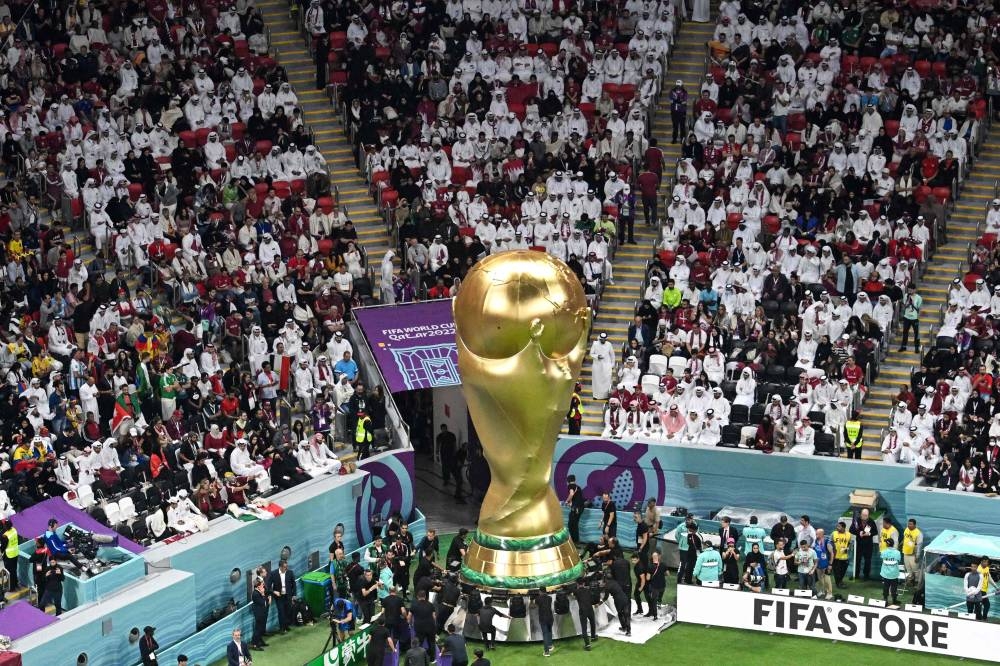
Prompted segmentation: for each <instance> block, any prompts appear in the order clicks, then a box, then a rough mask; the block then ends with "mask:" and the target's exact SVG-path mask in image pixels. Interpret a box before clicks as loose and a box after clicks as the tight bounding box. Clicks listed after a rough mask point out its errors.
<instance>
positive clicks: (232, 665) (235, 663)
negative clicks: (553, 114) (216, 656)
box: [226, 629, 253, 666]
mask: <svg viewBox="0 0 1000 666" xmlns="http://www.w3.org/2000/svg"><path fill="white" fill-rule="evenodd" d="M242 633H243V632H242V631H240V630H239V629H233V640H232V641H230V642H229V645H228V646H226V660H227V666H250V665H251V664H253V657H251V656H250V646H249V645H247V642H246V641H245V640H243V639H242V637H241V634H242Z"/></svg>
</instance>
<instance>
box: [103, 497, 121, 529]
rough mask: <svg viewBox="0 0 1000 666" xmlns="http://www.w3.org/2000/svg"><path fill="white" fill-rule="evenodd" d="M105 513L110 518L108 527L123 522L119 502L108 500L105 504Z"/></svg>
mask: <svg viewBox="0 0 1000 666" xmlns="http://www.w3.org/2000/svg"><path fill="white" fill-rule="evenodd" d="M104 515H105V516H107V518H108V527H114V526H115V525H117V524H118V523H120V522H122V510H121V508H120V507H119V506H118V502H108V503H107V504H105V505H104Z"/></svg>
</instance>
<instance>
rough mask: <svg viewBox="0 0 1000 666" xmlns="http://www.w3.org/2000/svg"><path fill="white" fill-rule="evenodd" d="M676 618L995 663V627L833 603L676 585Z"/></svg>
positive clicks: (999, 629) (999, 635) (999, 633)
mask: <svg viewBox="0 0 1000 666" xmlns="http://www.w3.org/2000/svg"><path fill="white" fill-rule="evenodd" d="M677 620H678V621H679V622H688V623H691V624H702V625H709V626H716V627H730V628H733V629H744V630H752V631H767V632H771V633H777V634H786V635H789V636H804V637H807V638H824V639H827V640H837V641H845V642H849V643H863V644H865V645H881V646H884V647H891V648H897V649H899V650H914V651H917V652H931V653H937V654H947V655H950V656H953V657H965V658H968V659H983V660H985V661H997V651H996V649H997V648H996V646H997V645H1000V625H996V624H991V623H986V622H976V621H975V620H966V619H961V618H957V617H951V616H944V615H931V614H930V613H916V612H909V611H904V610H897V609H889V608H879V607H874V606H862V605H860V604H847V603H840V602H835V601H820V600H817V599H806V598H794V597H785V596H779V595H772V594H755V593H752V592H741V591H736V590H726V589H720V588H709V587H699V586H695V585H679V586H678V587H677Z"/></svg>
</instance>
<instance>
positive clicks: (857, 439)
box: [844, 411, 865, 460]
mask: <svg viewBox="0 0 1000 666" xmlns="http://www.w3.org/2000/svg"><path fill="white" fill-rule="evenodd" d="M864 439H865V437H864V430H863V428H862V426H861V414H859V413H858V412H857V411H855V412H854V413H853V414H851V420H850V421H848V422H847V423H845V424H844V448H846V449H847V457H848V458H854V459H855V460H861V449H862V448H863V447H864V445H865V442H864Z"/></svg>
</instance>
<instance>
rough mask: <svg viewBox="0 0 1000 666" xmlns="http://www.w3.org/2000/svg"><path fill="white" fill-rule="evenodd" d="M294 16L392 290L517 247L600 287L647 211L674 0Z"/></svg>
mask: <svg viewBox="0 0 1000 666" xmlns="http://www.w3.org/2000/svg"><path fill="white" fill-rule="evenodd" d="M402 7H403V5H399V8H402ZM304 22H305V26H306V29H307V30H309V31H310V32H311V33H312V34H313V36H314V38H315V41H316V44H317V59H318V60H320V61H322V60H323V59H324V58H327V59H328V60H329V62H330V81H331V82H332V83H334V85H335V86H336V88H337V100H338V101H339V103H340V104H341V105H342V108H343V112H344V120H345V126H346V127H347V128H348V130H349V132H350V135H351V137H352V139H353V142H354V145H355V151H356V155H357V159H358V165H359V167H360V168H361V169H362V170H363V171H364V172H365V173H366V174H367V176H368V179H369V181H370V182H371V184H372V191H373V193H374V194H376V195H377V198H378V200H379V202H380V204H381V205H382V206H383V207H384V208H386V209H387V211H388V215H389V219H390V220H391V224H392V225H393V226H394V229H395V233H396V236H397V237H398V242H399V247H398V248H397V249H396V250H395V251H394V252H393V255H395V254H399V255H400V261H401V264H402V265H401V267H400V268H401V270H396V269H397V266H396V265H395V264H393V263H391V262H392V259H393V255H387V257H386V260H385V261H384V262H383V271H382V275H381V279H382V285H383V289H382V295H383V300H384V301H385V302H402V301H408V300H412V299H414V298H421V297H430V298H434V297H448V296H449V295H451V294H453V293H454V291H455V290H456V289H457V288H458V285H459V284H460V281H461V278H462V276H463V275H464V274H465V273H466V271H467V270H468V268H469V267H470V266H471V265H472V264H473V263H475V261H476V260H477V259H478V258H479V257H482V256H485V255H488V254H491V253H496V252H500V251H502V250H507V249H527V248H540V249H543V250H545V251H548V252H550V253H551V254H553V255H554V256H556V257H558V258H560V259H562V260H564V261H566V262H567V263H568V264H569V266H570V267H571V268H572V269H573V270H574V271H575V272H576V273H577V275H579V276H580V279H581V282H582V284H583V285H584V287H585V289H586V291H587V293H588V294H589V295H591V296H592V297H593V298H594V299H595V300H596V298H597V296H598V295H599V294H600V292H601V289H602V288H603V286H604V285H605V284H607V283H608V282H610V281H611V280H613V277H614V276H613V271H612V268H611V259H612V256H613V254H614V250H615V247H616V246H617V245H618V244H621V243H628V242H635V238H634V223H635V217H636V208H637V205H638V203H639V202H640V200H642V201H644V202H646V203H647V205H650V206H652V207H654V208H653V210H654V211H655V205H656V188H657V186H658V184H659V183H660V181H661V179H662V177H663V175H664V174H663V171H664V162H663V154H662V152H661V151H660V150H659V148H657V147H656V141H655V139H651V138H648V126H649V122H650V116H651V113H652V112H653V109H654V107H655V104H656V100H657V99H658V96H659V94H660V89H661V78H662V74H663V72H664V71H665V70H666V69H667V59H668V54H669V53H670V50H671V46H672V44H673V40H674V35H675V32H676V29H677V17H676V6H675V4H674V3H669V2H651V1H647V2H640V1H638V0H629V2H626V3H624V6H619V4H616V3H583V4H580V5H575V4H574V3H565V2H555V3H553V2H549V1H537V2H536V1H535V0H527V1H526V2H523V3H507V4H504V3H489V2H486V3H479V2H462V1H460V0H454V1H451V2H441V3H423V2H417V3H416V4H415V6H414V7H412V8H410V10H409V11H401V12H396V11H392V12H390V13H388V14H387V13H381V14H378V15H376V14H375V12H374V10H372V11H371V12H368V13H365V12H360V13H358V14H355V15H353V16H352V15H350V12H346V11H344V9H343V7H334V6H332V3H329V2H326V3H321V2H313V3H312V4H311V6H310V8H309V9H308V10H306V12H305V15H304ZM325 54H328V55H325ZM640 172H642V176H640ZM668 175H669V174H668ZM640 183H645V184H644V185H643V186H642V188H641V191H640ZM647 192H648V194H649V196H648V197H646V198H643V197H642V196H640V194H645V193H647ZM651 212H652V211H651ZM652 214H653V216H654V218H655V212H652ZM390 285H391V287H392V288H389V286H390Z"/></svg>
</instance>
